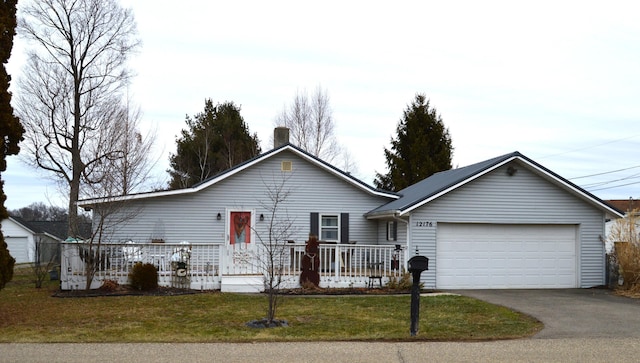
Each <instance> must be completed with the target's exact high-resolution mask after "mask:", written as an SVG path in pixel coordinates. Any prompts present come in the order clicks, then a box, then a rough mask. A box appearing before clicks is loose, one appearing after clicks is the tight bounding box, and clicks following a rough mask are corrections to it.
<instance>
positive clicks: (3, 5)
mask: <svg viewBox="0 0 640 363" xmlns="http://www.w3.org/2000/svg"><path fill="white" fill-rule="evenodd" d="M16 3H17V0H5V1H0V61H1V62H2V67H0V148H1V150H2V155H1V156H0V220H2V219H5V218H7V217H9V213H8V212H7V208H6V207H5V206H4V202H5V200H6V199H7V196H6V195H5V194H4V181H2V180H1V176H2V172H3V171H5V170H7V160H6V158H7V156H8V155H16V154H18V152H19V151H20V147H19V146H18V143H19V142H20V141H22V134H23V133H24V128H23V127H22V125H21V124H20V120H18V118H17V117H15V116H14V114H13V108H12V107H11V93H9V82H10V81H11V77H10V76H9V74H7V68H6V65H7V62H8V61H9V57H10V56H11V48H13V36H14V35H15V34H16ZM15 262H16V260H15V259H14V258H13V257H11V254H9V250H8V249H7V243H6V242H5V241H4V236H3V235H2V231H0V290H2V288H3V287H4V286H5V284H6V283H7V282H9V281H11V278H12V277H13V265H14V264H15Z"/></svg>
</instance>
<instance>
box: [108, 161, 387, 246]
mask: <svg viewBox="0 0 640 363" xmlns="http://www.w3.org/2000/svg"><path fill="white" fill-rule="evenodd" d="M282 161H292V162H293V171H291V172H282V171H281V162H282ZM283 178H284V179H286V183H285V187H284V190H286V191H287V192H288V193H289V195H288V197H287V198H286V201H285V202H283V203H282V204H281V205H280V206H279V210H280V212H281V214H280V218H284V216H285V215H286V216H287V217H288V218H289V219H290V220H292V221H293V227H294V228H293V230H294V233H293V234H292V235H291V237H290V239H292V240H295V241H296V242H304V241H306V240H307V238H308V235H309V231H310V226H309V216H310V213H311V212H317V213H320V214H323V213H324V214H329V213H331V214H340V213H349V239H350V240H354V241H358V242H359V243H377V242H378V236H377V222H376V221H370V220H367V219H366V218H365V217H364V213H366V212H367V211H369V210H371V209H373V208H376V207H378V206H379V205H381V204H384V203H386V202H388V201H389V200H388V199H387V198H383V197H380V196H376V195H372V194H370V193H367V192H365V191H364V190H362V189H360V188H358V187H356V186H354V185H352V184H350V183H348V182H346V181H343V180H341V179H339V178H337V177H336V176H335V175H333V174H331V173H329V172H327V171H325V170H322V169H320V168H319V167H318V166H317V165H315V164H312V163H310V162H307V161H306V160H304V159H302V158H300V157H298V156H297V155H296V154H294V153H291V152H288V151H286V152H281V153H279V154H277V155H274V156H271V157H269V158H266V159H264V160H262V161H261V162H259V163H257V164H254V165H253V166H251V167H249V168H246V169H244V170H242V171H240V172H238V173H236V174H234V175H231V176H229V177H228V178H226V179H224V180H222V181H219V182H218V183H216V184H214V185H211V186H209V187H208V188H206V189H204V190H201V191H199V192H197V193H190V194H181V195H174V196H163V197H154V198H147V199H142V200H138V201H131V202H129V203H130V204H128V205H127V209H128V210H136V211H137V213H136V216H135V217H134V218H130V219H129V220H128V221H127V222H126V223H123V224H119V225H118V226H117V227H116V228H113V233H112V234H110V240H112V241H114V242H119V241H125V240H128V239H131V240H133V241H136V242H148V241H150V240H151V238H163V239H164V240H165V242H167V243H175V242H180V241H189V242H191V243H225V241H226V235H225V234H226V228H225V227H226V225H227V221H226V217H227V211H228V210H229V209H232V210H244V211H253V212H254V218H255V225H254V227H255V228H256V230H257V233H258V234H262V235H264V234H266V233H265V232H266V231H267V226H268V222H267V221H268V219H269V215H270V214H269V211H268V207H270V206H271V205H272V202H271V201H270V199H269V197H268V190H267V189H268V187H273V186H275V185H277V184H279V183H281V182H282V181H283ZM218 213H220V215H221V217H222V220H220V221H218V220H217V219H216V216H217V214H218ZM260 214H264V216H265V221H264V222H260V221H259V220H258V217H259V216H260Z"/></svg>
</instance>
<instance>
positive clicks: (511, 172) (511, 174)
mask: <svg viewBox="0 0 640 363" xmlns="http://www.w3.org/2000/svg"><path fill="white" fill-rule="evenodd" d="M517 172H518V169H516V168H514V167H513V166H510V167H508V168H507V174H509V176H513V174H515V173H517Z"/></svg>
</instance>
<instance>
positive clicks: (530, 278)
mask: <svg viewBox="0 0 640 363" xmlns="http://www.w3.org/2000/svg"><path fill="white" fill-rule="evenodd" d="M436 253H437V255H436V259H437V263H436V287H437V288H438V289H504V288H567V287H577V278H576V276H577V274H576V270H577V269H576V226H573V225H499V224H446V223H439V224H438V231H437V248H436Z"/></svg>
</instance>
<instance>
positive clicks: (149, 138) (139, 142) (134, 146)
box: [98, 102, 158, 195]
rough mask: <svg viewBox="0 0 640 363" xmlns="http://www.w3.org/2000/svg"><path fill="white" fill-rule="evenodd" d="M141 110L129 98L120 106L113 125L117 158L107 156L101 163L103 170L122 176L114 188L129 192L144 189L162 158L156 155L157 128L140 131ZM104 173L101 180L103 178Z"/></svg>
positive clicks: (112, 137)
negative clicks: (130, 104)
mask: <svg viewBox="0 0 640 363" xmlns="http://www.w3.org/2000/svg"><path fill="white" fill-rule="evenodd" d="M140 119H141V112H140V109H139V108H137V107H134V108H130V107H129V102H127V104H126V105H124V107H123V108H122V109H121V110H120V112H119V114H118V115H117V117H115V119H114V124H113V127H111V128H110V133H111V136H109V138H110V139H111V140H112V143H113V144H114V145H112V148H113V149H114V151H115V154H114V155H115V156H116V157H115V158H107V159H105V162H104V163H101V164H99V166H100V169H101V172H99V173H98V174H103V173H110V174H112V175H116V176H118V177H119V180H114V181H109V182H115V183H116V186H115V187H114V188H113V189H114V190H113V192H115V193H116V194H120V195H127V194H131V193H135V192H138V191H140V189H141V187H142V186H143V185H144V184H145V183H146V182H147V181H148V177H149V174H150V172H151V170H152V169H153V167H154V166H155V165H156V163H157V162H158V158H155V159H154V158H152V157H151V155H152V148H153V146H154V144H155V140H156V134H155V131H152V132H149V133H148V134H146V135H143V134H142V132H141V131H140ZM103 178H104V177H103V176H101V177H100V178H98V180H102V179H103Z"/></svg>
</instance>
